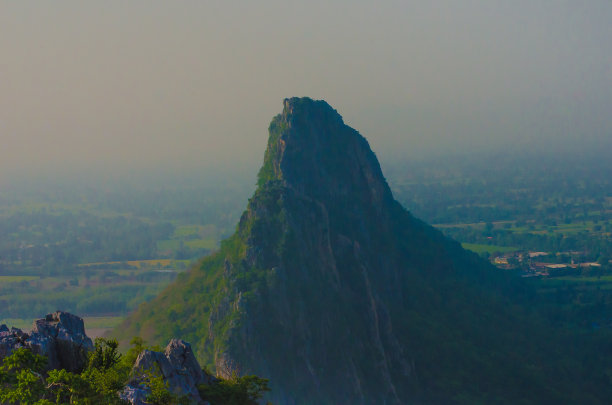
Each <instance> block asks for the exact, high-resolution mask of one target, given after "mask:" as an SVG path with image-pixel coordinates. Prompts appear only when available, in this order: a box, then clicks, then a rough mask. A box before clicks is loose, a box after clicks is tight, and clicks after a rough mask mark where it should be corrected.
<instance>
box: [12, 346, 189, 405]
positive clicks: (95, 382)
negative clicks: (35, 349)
mask: <svg viewBox="0 0 612 405" xmlns="http://www.w3.org/2000/svg"><path fill="white" fill-rule="evenodd" d="M145 348H147V346H146V345H145V344H144V341H143V340H142V339H141V338H138V337H136V338H134V339H133V340H132V348H130V350H128V352H127V353H126V355H125V356H121V355H120V354H119V352H118V343H117V341H116V340H113V339H103V338H98V339H96V341H95V349H94V350H93V351H92V352H91V353H90V354H89V359H88V366H87V368H86V369H85V370H84V371H83V372H82V373H80V374H78V373H71V372H69V371H67V370H63V369H59V370H49V372H48V373H45V366H46V362H47V361H46V359H45V358H44V357H43V356H39V355H35V354H33V353H32V352H31V351H30V350H28V349H25V348H20V349H17V350H15V351H14V352H13V353H12V354H11V355H10V356H7V357H6V358H5V359H4V360H3V362H2V365H1V366H0V402H1V403H7V404H26V405H27V404H33V405H34V404H36V405H45V404H68V403H70V404H92V405H93V404H107V405H115V404H116V405H119V404H124V403H125V401H122V400H121V399H120V398H119V396H118V395H117V393H118V392H119V391H121V390H122V389H123V388H124V387H125V385H126V383H127V381H128V378H130V372H131V370H132V366H133V364H134V361H135V360H136V357H137V356H138V354H139V353H140V352H141V351H142V350H144V349H145ZM143 385H144V386H146V387H148V388H149V389H150V390H151V394H150V396H149V400H150V403H151V404H157V405H171V404H172V405H174V404H176V405H183V404H188V403H189V401H188V399H187V398H186V397H180V396H178V395H175V394H173V393H171V392H170V391H169V390H168V387H167V385H166V384H165V383H164V381H163V378H162V377H161V375H160V373H159V371H158V370H155V371H154V372H147V373H145V375H144V379H143Z"/></svg>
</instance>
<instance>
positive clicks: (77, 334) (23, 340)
mask: <svg viewBox="0 0 612 405" xmlns="http://www.w3.org/2000/svg"><path fill="white" fill-rule="evenodd" d="M3 326H4V325H3ZM0 330H4V331H0V359H3V358H4V357H6V356H8V355H10V354H11V353H12V352H13V350H15V349H17V348H20V347H26V348H28V349H30V350H32V351H33V352H34V353H37V354H41V355H43V356H45V357H47V360H48V363H47V367H48V368H49V369H60V368H62V369H66V370H68V371H71V372H80V371H81V370H83V369H84V368H85V366H86V364H87V352H89V351H91V350H93V343H92V342H91V339H90V338H89V337H87V335H86V334H85V326H84V323H83V319H82V318H79V317H78V316H76V315H72V314H69V313H68V312H62V311H58V312H55V313H53V314H48V315H47V316H45V318H43V319H39V320H37V321H34V325H33V329H32V331H31V332H30V333H25V332H23V331H22V330H21V329H17V328H12V329H11V330H10V331H9V330H8V328H6V327H5V328H1V329H0Z"/></svg>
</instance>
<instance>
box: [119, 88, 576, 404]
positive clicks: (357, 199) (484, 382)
mask: <svg viewBox="0 0 612 405" xmlns="http://www.w3.org/2000/svg"><path fill="white" fill-rule="evenodd" d="M269 131H270V137H269V142H268V146H267V149H266V153H265V158H264V164H263V167H262V168H261V170H260V173H259V182H258V189H257V190H256V192H255V194H254V195H253V197H252V198H251V199H250V200H249V204H248V207H247V210H246V211H245V213H244V214H243V215H242V218H241V220H240V223H239V224H238V227H237V230H236V233H235V234H234V235H233V236H232V237H230V238H229V239H228V240H226V241H224V242H223V243H222V246H221V249H220V250H219V252H217V253H216V254H213V255H212V256H210V257H208V258H205V259H204V260H203V261H202V263H201V264H200V265H199V266H198V267H197V268H195V269H193V270H192V271H190V272H189V273H188V274H185V275H183V276H182V277H180V278H179V279H178V280H177V282H176V283H175V284H174V285H171V286H170V287H169V288H168V289H166V290H165V291H164V292H163V293H162V294H161V295H160V296H159V297H158V298H157V299H156V300H155V301H153V302H152V303H150V304H147V305H144V306H143V307H142V308H141V309H140V310H139V311H138V312H137V313H136V314H134V315H133V316H132V317H131V318H130V319H129V320H128V322H127V323H126V324H124V325H123V326H122V329H123V332H122V333H123V334H124V336H129V335H133V334H140V335H143V336H144V337H145V338H149V339H153V340H157V341H163V340H164V339H168V338H169V337H170V336H172V335H180V336H184V337H185V338H186V339H188V340H190V341H192V342H194V347H195V349H196V351H197V353H198V356H199V358H200V360H202V361H203V362H204V364H207V365H208V367H210V368H215V369H216V371H217V373H219V374H221V375H223V374H226V375H227V374H231V373H232V372H234V371H239V372H241V373H243V374H244V373H254V374H258V375H260V376H263V377H267V378H270V379H271V386H272V400H273V401H274V403H278V404H293V403H300V404H310V403H318V404H337V403H354V404H405V403H411V402H412V403H428V404H433V403H444V404H448V403H455V402H456V403H474V401H478V400H483V399H484V398H488V399H489V400H492V401H493V402H495V401H496V400H499V399H500V398H503V399H504V401H506V400H507V401H508V402H509V403H512V401H525V403H530V401H531V402H532V403H541V401H542V400H543V399H545V400H546V401H549V400H556V399H559V398H563V395H568V394H567V393H563V394H560V393H559V392H557V391H556V390H555V389H549V387H550V386H561V385H563V384H564V381H571V379H572V378H573V377H572V376H571V375H566V374H563V372H561V373H556V374H555V373H551V374H550V375H545V376H544V377H542V378H543V379H542V378H540V376H539V374H538V375H537V376H536V377H537V378H536V377H533V378H525V375H532V374H533V373H531V374H529V373H530V371H529V370H531V369H532V368H533V367H535V368H536V369H537V368H538V367H540V366H541V365H542V364H545V363H546V361H547V360H546V359H547V358H548V357H549V356H552V353H548V352H547V351H546V350H545V349H544V350H539V349H538V348H536V347H534V346H533V343H532V337H533V336H535V335H537V333H538V332H537V331H533V330H532V331H529V327H528V325H532V324H533V322H532V323H529V322H531V321H529V320H528V318H522V317H521V313H520V312H517V311H518V310H517V309H513V310H512V311H510V310H508V309H507V298H505V297H506V296H507V294H505V292H507V291H508V289H511V288H515V287H516V285H515V284H514V282H513V281H512V280H511V279H510V278H509V277H508V276H506V275H504V274H501V273H500V272H499V271H496V270H495V269H493V268H491V267H490V266H489V264H488V263H486V262H484V261H481V260H480V259H479V258H478V257H476V256H475V255H474V254H472V253H470V252H467V251H464V250H463V249H461V247H460V245H459V244H458V243H456V242H454V241H452V240H449V239H447V238H445V237H444V236H443V235H442V234H441V233H440V232H438V231H437V230H435V229H434V228H432V227H430V226H428V225H426V224H424V223H423V222H421V221H419V220H418V219H416V218H414V217H413V216H412V215H410V214H409V213H408V212H407V211H406V210H405V209H404V208H403V207H401V205H400V204H399V203H397V202H396V201H395V200H394V199H393V196H392V194H391V191H390V189H389V186H388V185H387V183H386V181H385V179H384V177H383V174H382V171H381V169H380V166H379V164H378V161H377V159H376V156H375V155H374V153H373V152H372V151H371V149H370V147H369V145H368V142H367V141H366V140H365V138H363V137H362V136H361V135H360V134H359V133H358V132H357V131H355V130H353V129H352V128H350V127H348V126H346V125H345V124H344V123H343V121H342V118H341V117H340V115H339V114H338V113H337V112H336V111H335V110H334V109H332V108H331V107H330V106H329V105H328V104H327V103H326V102H324V101H313V100H311V99H308V98H292V99H287V100H285V101H284V108H283V112H282V113H281V114H280V115H278V116H276V117H275V118H274V119H273V120H272V123H271V124H270V129H269ZM513 293H514V294H516V291H514V292H513ZM525 319H527V320H525ZM521 323H526V325H527V326H524V325H522V324H521ZM530 333H531V334H532V335H531V336H530ZM516 347H521V350H518V351H517V350H516ZM548 366H550V364H548ZM500 368H501V369H503V370H504V371H503V372H500V371H499V369H500ZM570 374H571V373H570ZM523 380H525V381H523ZM509 381H514V382H518V381H520V382H521V384H522V385H521V390H510V391H511V392H508V389H507V384H508V382H509ZM574 381H575V380H574ZM538 401H540V402H538ZM497 403H503V401H502V402H499V401H498V402H497Z"/></svg>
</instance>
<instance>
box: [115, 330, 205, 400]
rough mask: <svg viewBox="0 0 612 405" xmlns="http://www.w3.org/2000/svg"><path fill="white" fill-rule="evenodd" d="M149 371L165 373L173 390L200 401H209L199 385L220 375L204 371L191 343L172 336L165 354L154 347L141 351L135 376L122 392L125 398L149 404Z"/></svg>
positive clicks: (150, 372)
mask: <svg viewBox="0 0 612 405" xmlns="http://www.w3.org/2000/svg"><path fill="white" fill-rule="evenodd" d="M147 374H153V375H159V376H161V377H162V378H163V380H164V382H165V383H166V384H167V386H168V388H169V389H170V391H171V392H172V393H174V394H177V395H180V396H182V395H186V396H188V397H189V399H190V400H191V401H192V402H195V403H197V404H203V403H205V402H204V401H203V400H202V398H201V397H200V394H199V392H198V389H197V386H198V385H200V384H211V383H212V382H214V381H216V378H214V377H213V376H210V375H208V374H206V373H204V372H203V371H202V369H201V367H200V365H199V364H198V362H197V360H196V358H195V356H194V355H193V351H192V350H191V345H190V344H189V343H187V342H185V341H183V340H180V339H172V340H171V341H170V343H169V344H168V346H167V347H166V349H165V350H164V352H163V353H160V352H154V351H151V350H144V351H143V352H142V353H140V355H139V356H138V358H137V359H136V363H134V368H133V370H132V378H131V379H130V381H129V382H128V385H127V387H126V388H125V389H124V390H123V391H122V392H121V394H120V396H121V398H122V399H123V400H126V401H128V402H129V403H131V404H133V405H140V404H143V405H144V404H146V403H147V402H146V397H147V395H148V394H149V393H150V390H149V389H148V388H147V387H146V384H145V383H146V381H147V376H146V375H147Z"/></svg>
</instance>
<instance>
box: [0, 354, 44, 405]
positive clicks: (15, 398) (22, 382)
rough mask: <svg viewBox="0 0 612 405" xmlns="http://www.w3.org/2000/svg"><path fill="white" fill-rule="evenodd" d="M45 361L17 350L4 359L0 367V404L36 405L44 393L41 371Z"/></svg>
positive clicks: (40, 403)
mask: <svg viewBox="0 0 612 405" xmlns="http://www.w3.org/2000/svg"><path fill="white" fill-rule="evenodd" d="M46 363H47V359H45V358H44V357H43V356H40V355H37V354H33V353H32V352H31V351H30V350H28V349H24V348H19V349H17V350H15V351H14V352H13V353H12V354H11V355H10V356H8V357H6V358H5V359H4V361H3V362H2V365H1V366H0V402H1V403H7V404H24V405H30V404H37V405H42V404H46V403H49V402H45V401H42V400H43V399H45V398H44V394H45V391H46V386H45V380H44V378H43V375H42V373H43V370H44V368H45V365H46Z"/></svg>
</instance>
